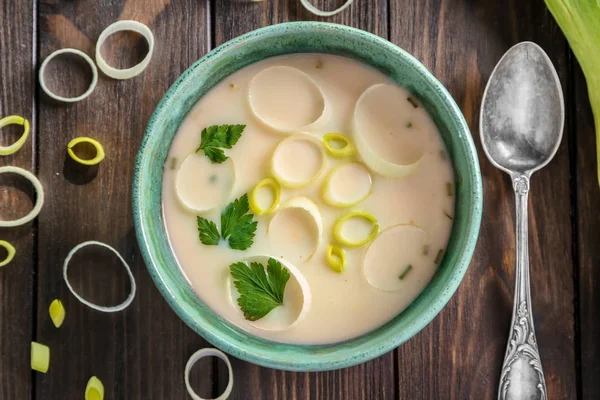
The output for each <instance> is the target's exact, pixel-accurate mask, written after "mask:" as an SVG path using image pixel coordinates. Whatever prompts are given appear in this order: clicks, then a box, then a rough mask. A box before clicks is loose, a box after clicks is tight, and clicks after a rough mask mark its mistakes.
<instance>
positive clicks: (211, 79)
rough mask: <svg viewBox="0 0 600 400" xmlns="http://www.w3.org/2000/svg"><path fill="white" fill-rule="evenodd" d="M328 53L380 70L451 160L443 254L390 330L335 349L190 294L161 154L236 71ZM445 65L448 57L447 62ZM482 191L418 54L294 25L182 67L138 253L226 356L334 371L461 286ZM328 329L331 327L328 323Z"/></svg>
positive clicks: (371, 351)
mask: <svg viewBox="0 0 600 400" xmlns="http://www.w3.org/2000/svg"><path fill="white" fill-rule="evenodd" d="M306 52H313V53H314V52H317V53H331V54H337V55H341V56H346V57H350V58H354V59H357V60H360V61H362V62H364V63H367V64H370V65H372V66H373V67H375V68H377V69H378V70H380V71H381V72H383V73H384V74H386V75H388V76H389V77H391V78H392V79H393V80H394V81H396V82H397V83H399V84H400V85H402V86H404V87H405V88H407V89H408V90H409V91H410V92H412V93H413V94H414V95H415V96H417V97H418V98H419V99H420V100H421V102H422V104H423V105H424V106H425V107H426V109H427V111H428V112H429V113H430V114H431V116H432V117H433V119H434V120H435V123H436V124H437V126H438V128H439V130H440V132H441V134H442V136H443V139H444V142H445V144H446V146H447V149H448V152H449V154H450V157H451V158H452V162H453V165H454V172H455V175H456V176H455V178H456V182H457V188H456V210H455V218H454V227H453V229H452V234H451V238H450V242H449V244H448V248H447V251H446V255H445V257H444V260H443V262H442V264H441V265H440V267H439V269H438V271H437V273H436V274H435V277H434V278H433V280H432V281H431V283H430V284H429V285H428V286H427V287H426V288H425V290H424V291H423V292H422V293H421V294H420V295H419V297H418V298H417V299H416V300H415V301H414V302H413V303H412V304H411V305H410V306H409V307H408V308H407V309H406V310H405V311H404V312H402V313H401V314H399V315H398V316H397V317H396V318H394V319H393V320H392V321H390V322H388V323H387V324H385V325H384V326H382V327H380V328H378V329H376V330H374V331H372V332H370V333H368V334H365V335H363V336H360V337H358V338H355V339H352V340H348V341H345V342H342V343H336V344H331V345H318V346H308V345H290V344H280V343H275V342H272V341H269V340H264V339H261V338H258V337H255V336H253V335H250V334H248V333H246V332H244V331H242V330H240V329H239V328H236V327H234V326H233V325H231V324H230V323H228V322H227V321H225V320H224V319H222V318H221V317H220V316H218V315H216V314H215V313H214V312H212V311H211V310H210V309H209V308H208V306H206V305H205V304H204V303H203V302H202V301H201V300H200V299H199V298H198V297H197V296H196V295H195V293H194V291H193V289H192V287H191V286H190V285H189V283H188V282H187V281H186V279H185V277H184V275H183V274H182V272H181V271H180V269H179V267H178V265H177V262H176V260H175V256H174V254H173V252H172V250H171V248H170V246H169V242H168V240H167V235H166V231H165V225H164V222H163V214H162V206H161V187H162V177H163V169H164V164H165V159H166V157H167V152H168V149H169V147H170V145H171V141H172V139H173V137H174V136H175V133H176V132H177V129H178V128H179V125H180V124H181V123H182V121H183V120H184V118H185V117H186V115H187V113H188V112H189V111H190V109H191V108H192V106H193V105H194V104H195V103H196V102H197V101H198V100H199V99H200V98H201V97H202V96H203V95H204V94H205V93H206V92H208V91H209V90H210V89H211V88H212V87H213V86H215V85H216V84H217V83H218V82H220V81H221V80H222V79H224V78H225V77H227V76H228V75H230V74H231V73H233V72H235V71H237V70H239V69H241V68H244V67H245V66H247V65H249V64H252V63H254V62H257V61H260V60H262V59H265V58H268V57H273V56H277V55H281V54H288V53H306ZM442 61H443V60H442ZM481 208H482V188H481V175H480V172H479V164H478V161H477V154H476V151H475V147H474V145H473V141H472V139H471V134H470V132H469V128H468V126H467V124H466V122H465V120H464V118H463V115H462V113H461V111H460V109H459V108H458V106H457V105H456V103H455V102H454V100H453V99H452V97H451V96H450V94H449V93H448V92H447V91H446V89H445V88H444V87H443V86H442V84H441V83H440V82H438V81H437V80H436V79H435V78H434V77H433V76H432V75H431V74H430V73H429V71H427V69H426V68H425V67H424V66H423V65H422V64H421V63H419V62H418V61H417V60H416V59H415V58H413V57H412V56H411V55H410V54H408V53H407V52H405V51H404V50H402V49H400V48H398V47H396V46H395V45H393V44H392V43H390V42H388V41H386V40H384V39H382V38H380V37H378V36H375V35H372V34H370V33H367V32H363V31H360V30H357V29H353V28H349V27H346V26H341V25H334V24H326V23H318V22H295V23H287V24H280V25H274V26H269V27H266V28H262V29H258V30H256V31H253V32H250V33H248V34H245V35H243V36H240V37H238V38H236V39H233V40H231V41H230V42H227V43H225V44H224V45H222V46H220V47H218V48H216V49H215V50H213V51H212V52H210V53H209V54H207V55H206V56H205V57H203V58H202V59H200V60H199V61H197V62H196V63H194V65H192V66H191V67H190V68H189V69H188V70H187V71H185V72H184V73H183V74H182V75H181V76H180V77H179V79H177V81H176V82H175V83H174V84H173V86H172V87H171V88H170V89H169V91H168V92H167V93H166V94H165V96H164V97H163V99H162V101H161V102H160V104H159V105H158V107H157V108H156V110H155V111H154V114H153V115H152V117H151V118H150V122H149V123H148V127H147V129H146V134H145V136H144V140H143V142H142V145H141V146H140V150H139V154H138V157H137V161H136V167H135V178H134V183H133V212H134V217H135V228H136V233H137V238H138V241H139V244H140V248H141V252H142V255H143V257H144V260H145V262H146V265H147V266H148V271H149V272H150V275H151V276H152V278H153V279H154V282H155V283H156V286H158V288H159V290H160V291H161V293H162V294H163V296H164V297H165V299H166V300H167V302H168V303H169V305H170V306H171V307H172V308H173V310H175V312H176V313H177V314H178V315H179V316H180V317H181V318H182V319H183V320H184V321H185V322H186V323H187V324H188V325H189V326H190V327H191V328H192V329H194V330H195V331H196V332H198V333H199V334H200V335H202V336H203V337H204V338H205V339H206V340H208V341H209V342H210V343H212V344H213V345H215V346H216V347H218V348H220V349H222V350H224V351H226V352H227V353H229V354H231V355H233V356H235V357H238V358H241V359H243V360H246V361H249V362H252V363H255V364H259V365H262V366H266V367H271V368H278V369H285V370H293V371H317V370H332V369H338V368H343V367H348V366H351V365H355V364H359V363H362V362H365V361H367V360H370V359H373V358H375V357H378V356H380V355H382V354H384V353H387V352H389V351H391V350H392V349H394V348H395V347H397V346H398V345H400V344H401V343H403V342H405V341H406V340H408V339H409V338H411V337H412V336H413V335H415V334H416V333H417V332H419V331H420V330H421V329H423V327H425V325H427V324H428V323H429V322H430V321H431V320H432V319H433V318H434V317H435V316H436V315H437V314H438V313H439V312H440V310H441V309H442V308H443V307H444V306H445V305H446V303H447V302H448V300H449V299H450V297H451V296H452V295H453V294H454V292H455V291H456V289H457V287H458V285H459V283H460V281H461V280H462V278H463V276H464V274H465V272H466V270H467V267H468V266H469V262H470V260H471V257H472V254H473V250H474V248H475V243H476V241H477V236H478V233H479V224H480V221H481ZM325 329H326V328H325Z"/></svg>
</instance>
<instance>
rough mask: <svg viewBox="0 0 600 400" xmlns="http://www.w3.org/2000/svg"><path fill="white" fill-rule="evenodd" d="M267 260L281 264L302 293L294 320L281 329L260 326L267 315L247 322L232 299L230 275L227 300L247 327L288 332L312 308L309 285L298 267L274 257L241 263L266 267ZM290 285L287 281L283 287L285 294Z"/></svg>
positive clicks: (232, 288) (266, 256)
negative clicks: (300, 306) (258, 264)
mask: <svg viewBox="0 0 600 400" xmlns="http://www.w3.org/2000/svg"><path fill="white" fill-rule="evenodd" d="M269 258H272V259H274V260H276V261H278V262H279V263H281V265H282V266H283V267H285V268H287V270H288V271H289V272H290V275H291V276H292V279H294V280H295V281H296V282H297V283H298V286H299V288H300V291H301V292H302V308H301V309H300V311H299V312H298V315H295V318H294V320H293V321H292V322H291V323H290V324H289V325H285V326H283V327H267V326H265V325H264V323H263V324H261V321H263V322H264V319H265V318H267V317H268V315H269V314H267V315H266V316H264V317H263V318H261V319H259V320H256V321H249V320H247V319H245V318H244V316H243V313H242V310H241V309H240V308H239V307H238V306H237V302H236V299H235V298H234V290H235V288H234V285H233V282H232V280H231V275H228V276H227V290H228V291H229V298H230V300H231V303H232V304H233V305H234V307H235V308H236V309H237V310H238V311H239V313H240V315H241V316H242V318H244V321H246V322H247V323H248V324H249V325H252V326H253V327H255V328H257V329H260V330H263V331H271V332H273V331H277V332H279V331H285V330H288V329H290V328H291V327H293V326H295V325H296V324H297V323H298V322H300V321H302V320H303V319H304V317H305V316H306V314H308V312H309V311H310V308H311V306H312V293H311V290H310V285H309V283H308V281H307V280H306V278H305V277H304V274H303V273H302V271H300V270H299V269H298V267H296V266H295V265H294V264H292V263H290V262H288V261H286V260H284V259H283V258H281V257H274V256H268V255H256V256H252V257H248V258H245V259H243V260H242V262H244V263H246V264H249V263H251V262H259V263H261V264H262V265H263V266H265V267H266V265H267V263H268V261H269ZM290 284H291V282H290V281H288V283H287V284H286V287H285V291H286V292H287V291H288V290H289V285H290ZM284 301H285V293H284ZM271 312H273V311H271Z"/></svg>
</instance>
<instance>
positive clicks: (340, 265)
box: [326, 244, 346, 273]
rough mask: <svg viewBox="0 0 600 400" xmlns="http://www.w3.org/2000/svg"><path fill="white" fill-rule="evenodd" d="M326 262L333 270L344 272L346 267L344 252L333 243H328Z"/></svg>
mask: <svg viewBox="0 0 600 400" xmlns="http://www.w3.org/2000/svg"><path fill="white" fill-rule="evenodd" d="M326 258H327V264H329V268H331V269H332V270H333V271H335V272H338V273H340V272H344V269H346V252H345V251H344V249H342V248H341V247H339V246H336V245H335V244H329V246H327V254H326Z"/></svg>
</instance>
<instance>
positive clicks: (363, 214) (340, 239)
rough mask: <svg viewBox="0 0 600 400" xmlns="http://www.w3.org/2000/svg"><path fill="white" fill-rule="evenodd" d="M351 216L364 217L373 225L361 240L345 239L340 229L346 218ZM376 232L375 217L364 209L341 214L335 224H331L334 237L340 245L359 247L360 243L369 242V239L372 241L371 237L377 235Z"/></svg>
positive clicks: (377, 228)
mask: <svg viewBox="0 0 600 400" xmlns="http://www.w3.org/2000/svg"><path fill="white" fill-rule="evenodd" d="M353 218H362V219H365V220H367V221H369V222H370V223H371V224H372V225H373V227H372V228H371V232H370V233H369V234H368V235H367V236H366V237H364V238H363V239H361V240H357V241H352V240H349V239H346V238H345V237H344V234H343V232H342V230H343V228H344V224H345V223H346V222H347V221H348V220H350V219H353ZM378 233H379V222H377V218H375V217H374V216H373V215H372V214H370V213H368V212H366V211H352V212H349V213H348V214H345V215H342V216H341V217H340V218H338V220H337V221H335V224H334V225H333V237H334V239H335V240H336V241H337V242H338V243H339V244H341V245H342V246H346V247H360V246H362V245H365V244H367V243H369V242H370V241H372V240H373V239H375V237H376V236H377V234H378Z"/></svg>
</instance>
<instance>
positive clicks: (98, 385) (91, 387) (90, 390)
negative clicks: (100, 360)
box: [85, 376, 104, 400]
mask: <svg viewBox="0 0 600 400" xmlns="http://www.w3.org/2000/svg"><path fill="white" fill-rule="evenodd" d="M103 399H104V385H103V384H102V381H100V379H98V378H96V377H95V376H92V377H91V378H90V380H89V381H88V383H87V386H86V387H85V400H103Z"/></svg>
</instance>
